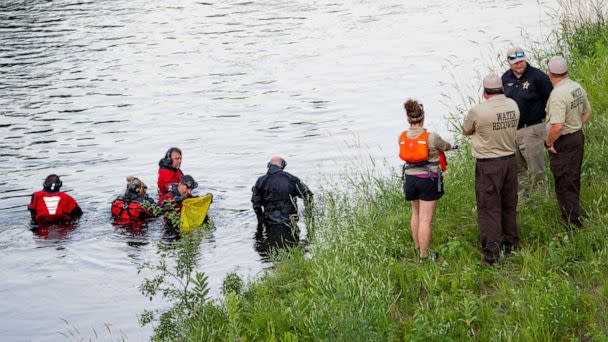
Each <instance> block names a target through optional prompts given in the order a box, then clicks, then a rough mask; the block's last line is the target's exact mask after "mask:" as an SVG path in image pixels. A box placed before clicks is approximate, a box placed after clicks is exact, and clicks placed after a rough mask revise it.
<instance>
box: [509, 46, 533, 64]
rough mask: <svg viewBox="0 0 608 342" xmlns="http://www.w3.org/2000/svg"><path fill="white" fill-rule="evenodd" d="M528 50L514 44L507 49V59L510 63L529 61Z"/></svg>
mask: <svg viewBox="0 0 608 342" xmlns="http://www.w3.org/2000/svg"><path fill="white" fill-rule="evenodd" d="M527 60H528V59H527V58H526V52H525V51H524V49H522V48H520V47H519V46H512V47H510V48H509V50H507V61H509V64H515V63H517V62H521V61H527Z"/></svg>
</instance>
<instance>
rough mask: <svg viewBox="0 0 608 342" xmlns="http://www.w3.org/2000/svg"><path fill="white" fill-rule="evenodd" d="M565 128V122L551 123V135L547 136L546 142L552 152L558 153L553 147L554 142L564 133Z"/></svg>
mask: <svg viewBox="0 0 608 342" xmlns="http://www.w3.org/2000/svg"><path fill="white" fill-rule="evenodd" d="M563 129H564V124H561V123H559V124H551V129H550V130H549V135H548V136H547V141H546V142H545V144H547V146H548V148H549V151H550V152H552V153H557V151H556V150H555V148H554V147H553V143H554V142H555V140H557V138H559V136H560V135H561V134H562V130H563Z"/></svg>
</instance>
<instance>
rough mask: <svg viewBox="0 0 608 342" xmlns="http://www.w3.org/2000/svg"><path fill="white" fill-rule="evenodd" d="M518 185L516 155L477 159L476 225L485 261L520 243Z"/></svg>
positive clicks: (496, 257)
mask: <svg viewBox="0 0 608 342" xmlns="http://www.w3.org/2000/svg"><path fill="white" fill-rule="evenodd" d="M516 189H517V160H516V159H515V157H510V158H509V157H506V158H505V157H503V158H495V159H494V160H483V161H482V160H479V159H478V160H477V164H476V165H475V194H476V197H477V225H478V226H479V240H480V242H481V249H482V252H483V257H484V261H485V262H487V263H489V264H493V263H495V262H496V261H498V258H499V256H500V251H501V249H502V250H504V251H505V252H507V253H509V252H511V251H513V250H514V249H517V248H518V246H519V233H518V231H517V220H516V219H517V190H516Z"/></svg>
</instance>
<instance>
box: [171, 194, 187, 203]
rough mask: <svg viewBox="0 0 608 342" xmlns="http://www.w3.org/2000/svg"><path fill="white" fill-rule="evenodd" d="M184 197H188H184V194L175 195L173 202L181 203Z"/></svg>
mask: <svg viewBox="0 0 608 342" xmlns="http://www.w3.org/2000/svg"><path fill="white" fill-rule="evenodd" d="M186 198H188V197H186V196H185V195H180V196H176V197H175V198H174V200H175V203H181V202H182V201H183V200H185V199H186Z"/></svg>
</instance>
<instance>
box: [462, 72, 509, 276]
mask: <svg viewBox="0 0 608 342" xmlns="http://www.w3.org/2000/svg"><path fill="white" fill-rule="evenodd" d="M483 88H484V92H483V98H484V99H485V100H486V101H485V102H483V103H480V104H478V105H476V106H474V107H473V108H471V110H470V111H469V113H468V115H467V116H466V118H465V120H464V123H463V125H462V134H464V135H472V141H471V145H472V152H473V156H474V157H475V158H476V159H477V163H476V165H475V194H476V198H477V224H478V226H479V239H480V241H481V248H482V252H483V256H484V262H486V263H487V264H494V263H495V262H497V261H498V259H499V257H500V252H501V249H502V250H503V251H504V252H505V253H507V254H508V253H510V252H511V251H513V250H514V249H516V248H518V246H519V234H518V231H517V222H516V216H517V215H516V212H517V159H516V158H515V151H516V149H517V144H516V142H515V131H516V129H517V124H518V122H519V109H518V107H517V103H515V101H513V100H511V99H509V98H507V97H505V95H504V94H503V86H502V80H501V79H500V77H498V76H497V75H495V74H490V75H488V76H486V77H485V78H484V79H483Z"/></svg>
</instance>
